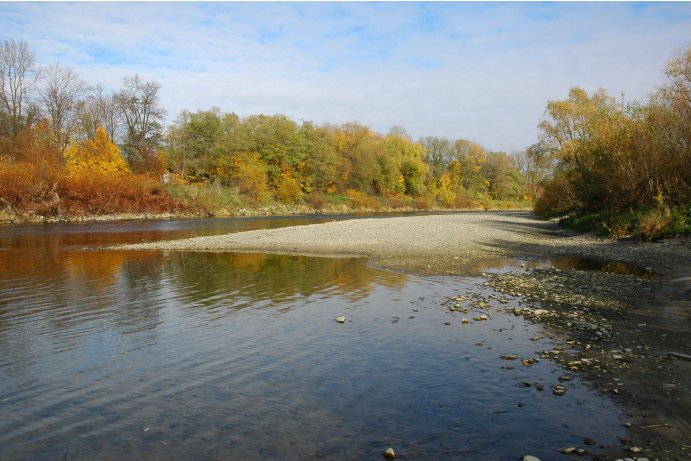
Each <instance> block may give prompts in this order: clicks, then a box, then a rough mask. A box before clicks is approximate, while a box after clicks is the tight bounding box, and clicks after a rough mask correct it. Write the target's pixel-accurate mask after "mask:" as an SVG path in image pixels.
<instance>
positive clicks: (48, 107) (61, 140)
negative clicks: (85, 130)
mask: <svg viewBox="0 0 691 461" xmlns="http://www.w3.org/2000/svg"><path fill="white" fill-rule="evenodd" d="M44 74H45V80H44V81H45V83H44V85H43V87H42V88H41V90H40V96H41V102H42V103H43V104H42V105H43V108H44V110H45V111H46V113H47V115H48V117H49V118H50V124H51V127H52V129H53V133H54V134H55V137H56V140H57V144H58V147H59V148H60V151H61V152H63V153H64V152H65V149H66V148H67V146H68V144H69V143H70V141H71V140H72V137H73V135H74V132H75V130H76V128H77V109H78V107H79V101H80V99H81V98H82V96H83V95H84V94H85V93H86V91H87V88H88V87H87V84H86V82H85V81H84V80H82V79H81V78H79V76H78V75H77V74H76V73H75V72H74V71H73V70H72V69H70V68H68V67H63V66H61V65H59V64H54V65H52V66H50V67H48V68H47V69H46V70H45V73H44Z"/></svg>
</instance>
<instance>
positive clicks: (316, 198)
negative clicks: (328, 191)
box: [309, 192, 327, 211]
mask: <svg viewBox="0 0 691 461" xmlns="http://www.w3.org/2000/svg"><path fill="white" fill-rule="evenodd" d="M309 204H310V206H311V207H312V208H314V209H315V210H316V211H322V210H323V209H324V208H325V207H326V204H327V198H326V195H324V194H323V193H321V192H312V194H310V196H309Z"/></svg>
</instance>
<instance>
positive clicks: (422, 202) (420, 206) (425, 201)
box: [413, 197, 432, 210]
mask: <svg viewBox="0 0 691 461" xmlns="http://www.w3.org/2000/svg"><path fill="white" fill-rule="evenodd" d="M431 208H432V199H431V198H429V197H418V198H416V199H415V200H413V209H415V210H429V209H431Z"/></svg>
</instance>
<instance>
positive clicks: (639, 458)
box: [636, 457, 650, 461]
mask: <svg viewBox="0 0 691 461" xmlns="http://www.w3.org/2000/svg"><path fill="white" fill-rule="evenodd" d="M636 461H650V460H649V459H648V458H641V457H638V458H636Z"/></svg>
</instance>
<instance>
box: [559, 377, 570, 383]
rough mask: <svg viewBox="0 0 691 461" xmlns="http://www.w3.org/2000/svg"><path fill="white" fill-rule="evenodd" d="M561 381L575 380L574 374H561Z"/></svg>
mask: <svg viewBox="0 0 691 461" xmlns="http://www.w3.org/2000/svg"><path fill="white" fill-rule="evenodd" d="M559 381H560V382H562V383H563V382H564V381H573V375H564V376H560V377H559Z"/></svg>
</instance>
